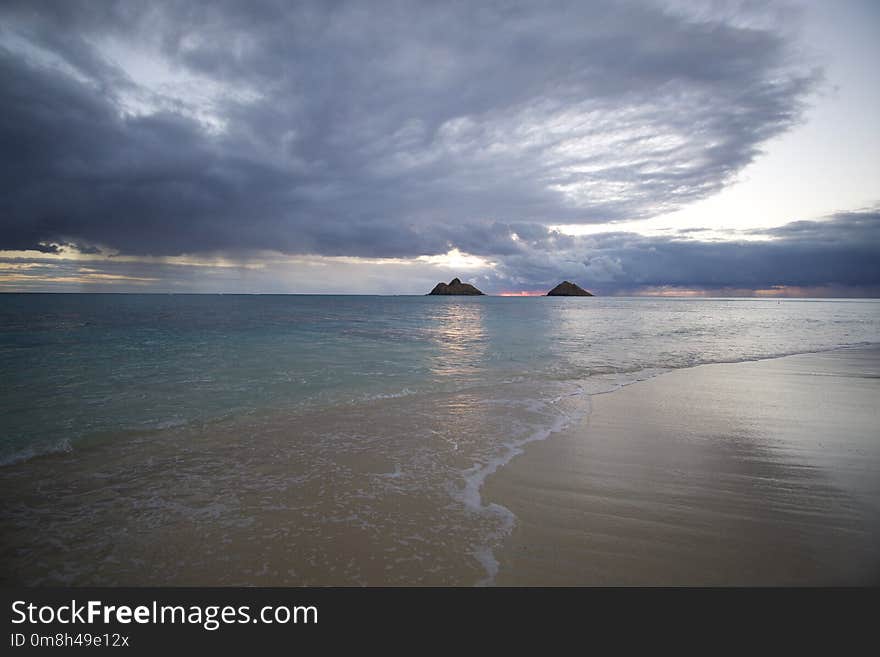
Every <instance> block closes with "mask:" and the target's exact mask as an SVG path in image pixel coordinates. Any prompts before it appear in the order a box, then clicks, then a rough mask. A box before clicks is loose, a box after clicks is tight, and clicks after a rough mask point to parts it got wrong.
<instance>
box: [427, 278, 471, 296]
mask: <svg viewBox="0 0 880 657" xmlns="http://www.w3.org/2000/svg"><path fill="white" fill-rule="evenodd" d="M431 294H465V295H471V296H473V295H481V294H483V293H482V292H480V291H479V290H478V289H477V288H475V287H474V286H473V285H471V284H470V283H462V282H461V281H460V280H459V279H457V278H453V279H452V280H451V281H449V285H447V284H446V283H443V282H442V281H441V282H440V283H437V285H435V286H434V289H433V290H431V291H430V292H429V293H428V295H429V296H430V295H431Z"/></svg>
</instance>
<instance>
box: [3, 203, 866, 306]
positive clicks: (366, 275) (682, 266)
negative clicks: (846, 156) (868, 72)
mask: <svg viewBox="0 0 880 657" xmlns="http://www.w3.org/2000/svg"><path fill="white" fill-rule="evenodd" d="M696 234H697V235H699V233H696ZM473 237H474V239H473V243H472V244H471V246H472V250H471V251H470V252H468V253H467V254H464V253H461V252H459V251H456V250H453V251H451V252H450V253H449V254H446V255H444V256H420V257H416V258H396V259H381V260H375V259H367V258H352V257H340V256H332V257H328V256H285V255H283V254H279V253H277V252H251V253H241V252H236V253H233V254H227V255H221V254H214V255H213V256H208V255H203V256H200V257H195V256H187V257H162V258H155V257H143V256H113V257H107V256H106V255H101V254H80V253H77V252H76V251H74V250H71V249H70V248H69V247H61V248H60V249H59V251H60V252H59V253H56V254H51V253H50V254H39V253H34V252H31V253H28V254H19V255H15V254H14V252H12V253H10V252H6V253H5V254H0V290H8V291H13V290H19V291H27V290H44V291H45V290H54V291H71V290H98V289H105V290H110V289H113V290H124V291H149V292H174V291H179V292H279V293H286V292H300V293H303V292H306V293H366V294H389V293H394V294H423V293H425V292H427V291H428V290H430V289H431V288H432V287H433V286H434V285H435V284H436V283H437V281H439V280H449V279H451V278H452V277H453V276H460V277H461V278H462V279H463V280H468V281H470V282H473V283H475V284H476V285H478V286H479V287H480V288H481V289H483V290H484V291H486V292H489V293H493V294H494V293H501V292H510V291H532V292H546V291H547V290H548V289H550V288H551V287H553V286H554V285H556V284H557V283H558V282H559V281H561V280H564V279H568V280H572V281H575V282H577V283H579V284H581V285H582V286H584V287H586V288H588V289H590V290H592V291H593V292H596V293H598V294H603V295H609V294H612V295H613V294H676V295H680V294H688V295H695V294H713V295H721V296H742V295H761V296H880V210H876V209H875V210H863V211H859V212H846V213H840V214H838V215H834V216H831V217H827V218H826V219H824V220H821V221H798V222H793V223H790V224H787V225H785V226H781V227H778V228H772V229H768V230H765V231H762V232H760V233H756V232H755V231H749V232H748V233H745V234H744V235H742V238H743V239H738V240H732V241H707V240H705V239H699V238H689V237H682V236H680V235H673V236H645V235H638V234H635V233H624V232H608V233H597V234H593V235H585V236H572V235H564V234H562V233H559V232H557V231H554V230H551V229H548V228H547V227H545V226H542V225H540V224H524V223H520V224H501V223H495V224H492V225H491V226H490V227H488V228H487V229H486V230H483V231H481V232H480V233H478V234H477V235H475V236H473ZM746 238H747V239H746Z"/></svg>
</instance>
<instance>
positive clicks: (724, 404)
mask: <svg viewBox="0 0 880 657" xmlns="http://www.w3.org/2000/svg"><path fill="white" fill-rule="evenodd" d="M878 377H880V347H878V346H877V345H870V346H855V347H841V348H836V349H833V350H828V351H821V352H809V353H800V354H794V355H786V356H779V357H772V358H761V359H755V360H743V361H737V362H733V363H711V364H702V365H697V366H694V367H689V368H682V369H676V370H671V371H668V372H665V373H663V374H661V375H658V376H654V377H651V378H649V379H645V380H641V381H637V382H634V383H632V384H628V385H625V386H622V387H620V388H617V389H615V390H613V391H610V392H608V393H597V394H593V395H589V396H588V401H589V403H590V404H591V405H592V410H591V411H590V412H589V413H588V414H587V416H586V417H585V418H584V419H583V420H581V421H580V422H575V423H574V424H572V425H570V426H568V427H566V428H564V429H562V430H561V431H559V432H558V433H554V434H552V435H551V436H549V437H548V438H547V439H544V440H538V441H533V442H530V443H528V444H525V445H523V446H521V447H520V453H519V454H517V455H515V456H513V457H512V458H511V460H510V461H509V462H508V463H507V464H506V465H505V466H504V467H503V468H500V469H498V470H497V471H496V472H494V473H492V474H490V475H489V476H487V478H486V481H485V483H484V486H483V488H482V489H481V493H482V499H483V503H484V505H485V506H491V505H493V504H495V505H498V506H502V507H504V508H506V509H508V510H509V511H510V512H511V513H512V514H513V516H514V517H515V518H516V522H515V526H514V528H513V530H512V532H511V533H510V534H509V535H508V536H507V537H506V538H505V539H504V540H503V541H502V544H501V545H500V546H496V549H495V556H496V558H497V560H498V562H499V571H498V576H497V578H496V579H495V583H496V584H498V585H570V584H587V585H589V584H612V585H613V584H624V585H626V584H648V585H654V584H659V585H664V584H672V585H676V584H697V585H699V584H720V585H726V584H733V585H737V584H758V585H760V584H777V583H778V584H795V585H797V584H808V585H809V584H816V583H827V584H859V583H878V582H880V557H876V556H874V555H875V554H880V550H878V546H880V483H877V484H874V483H872V482H874V481H876V482H880V447H878V445H877V444H876V443H877V442H878V441H876V440H874V441H872V440H871V439H870V438H871V436H872V433H871V432H872V428H873V432H874V433H875V432H876V426H880V416H878V412H877V411H876V410H875V409H874V408H873V407H872V401H873V400H874V399H876V398H877V393H880V378H878ZM687 395H690V396H691V398H692V401H690V402H687V401H682V397H683V396H687ZM829 397H830V398H834V399H835V400H838V401H839V402H840V403H839V404H837V405H832V406H828V405H827V404H823V401H822V400H823V398H825V399H826V400H827V398H829ZM847 399H848V400H849V402H847V401H846V400H847ZM768 400H769V401H768ZM816 404H819V405H820V406H823V407H824V408H823V412H824V413H825V415H826V417H824V419H823V418H820V416H819V415H817V413H816V409H815V408H812V409H811V405H812V406H815V405H816ZM634 411H635V412H634ZM820 415H821V414H820ZM797 416H801V421H800V423H799V422H798V419H797ZM805 416H806V417H807V418H810V417H812V420H813V421H814V422H813V423H812V424H811V421H810V419H804V417H805ZM744 423H745V424H746V425H748V427H747V430H744V429H743V427H742V426H741V425H743V424H744ZM786 423H788V424H787V425H786ZM832 426H834V427H837V429H833V430H829V427H832ZM823 432H825V433H823ZM835 432H836V433H838V434H840V435H839V436H837V437H836V438H835V437H834V436H832V435H831V434H833V433H835ZM826 434H827V435H826ZM744 438H746V439H751V441H752V444H749V442H748V440H746V441H745V442H744ZM823 439H824V441H825V442H824V443H823V442H822V440H823ZM817 443H818V445H819V446H818V447H817ZM853 450H856V452H858V453H857V454H856V455H855V457H854V456H853ZM743 464H746V466H748V467H743ZM856 464H860V466H859V465H856ZM858 467H862V468H863V469H864V470H865V471H864V472H863V473H862V475H861V476H860V477H856V479H857V480H858V481H852V480H851V479H852V477H851V476H850V475H852V474H853V473H852V470H853V469H854V468H855V469H858ZM750 468H751V469H752V470H755V472H750V471H749V470H750ZM621 482H623V483H621ZM756 487H758V488H757V490H759V492H760V494H759V493H757V492H756ZM722 491H723V494H722ZM762 496H764V497H762ZM725 497H726V498H729V499H727V500H725V499H724V498H725ZM798 518H800V520H802V522H801V521H800V520H798ZM804 518H806V520H804ZM792 522H794V525H792ZM798 522H800V524H798ZM774 523H776V524H779V526H780V527H781V529H780V528H779V527H776V526H775V524H774ZM780 523H781V524H780ZM786 523H787V524H786ZM736 531H739V532H740V533H741V536H740V537H737V534H736ZM831 531H837V532H842V533H844V534H846V535H847V536H849V537H850V538H849V539H848V540H843V541H841V540H837V539H834V540H832V539H831V538H828V537H827V536H826V535H825V534H827V533H828V532H831ZM731 532H733V534H731ZM742 532H745V533H744V534H742ZM749 532H751V533H749ZM724 536H726V537H727V539H728V540H727V542H726V543H725V541H724V540H722V539H721V537H724ZM731 536H733V538H731ZM767 550H770V552H774V551H775V552H777V553H778V552H780V551H781V552H785V554H786V555H787V556H786V557H785V558H775V557H774V558H767ZM676 551H677V553H678V556H676ZM762 551H763V552H762ZM840 551H842V552H843V553H844V554H846V556H845V557H842V558H840V559H837V558H835V556H834V554H835V552H840ZM652 552H656V554H652ZM737 552H739V553H740V557H739V558H736V553H737ZM658 555H659V556H658ZM682 555H684V556H682ZM747 557H748V558H747ZM689 560H690V561H691V562H692V563H691V565H690V566H688V564H687V563H686V562H687V561H689ZM846 560H849V561H853V562H855V563H854V564H850V565H851V566H852V567H849V566H847V565H846V564H843V563H841V561H846ZM750 562H751V563H750ZM762 564H763V565H762ZM765 571H766V572H765Z"/></svg>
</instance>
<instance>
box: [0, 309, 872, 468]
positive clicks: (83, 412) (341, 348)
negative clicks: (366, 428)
mask: <svg viewBox="0 0 880 657" xmlns="http://www.w3.org/2000/svg"><path fill="white" fill-rule="evenodd" d="M876 342H880V302H878V301H874V300H869V301H861V300H859V301H849V300H785V301H783V302H781V303H779V302H777V301H776V300H750V299H646V298H639V299H635V298H592V299H579V298H502V297H482V298H465V297H458V298H456V297H453V298H436V297H367V296H231V295H226V296H224V295H90V294H78V295H66V294H54V295H41V294H29V295H19V294H7V295H0V381H2V388H3V395H2V400H0V463H10V462H15V461H18V460H21V459H25V458H29V457H32V456H35V455H38V454H42V453H48V452H54V451H59V450H69V449H76V446H77V444H78V443H88V442H89V441H94V440H111V441H112V440H114V439H116V438H121V437H124V436H125V435H127V434H128V433H130V432H142V431H156V430H159V431H161V430H163V429H168V428H174V427H179V426H185V425H187V424H190V423H193V422H205V421H211V420H217V419H223V418H229V417H232V416H246V415H247V414H251V413H254V412H262V411H270V410H278V409H283V410H285V411H289V412H293V411H296V410H298V409H300V410H306V409H332V408H334V407H337V406H339V405H344V404H350V403H353V402H369V401H370V400H371V399H382V398H392V397H406V396H416V395H420V394H430V393H442V392H456V391H461V390H464V389H478V388H480V387H486V388H488V389H490V390H493V391H497V389H498V386H499V385H503V384H504V383H517V384H520V385H522V384H524V383H525V384H533V385H534V386H535V388H536V392H535V396H536V398H539V397H540V396H541V395H540V393H539V392H538V389H539V388H541V387H542V386H543V385H544V384H546V383H548V382H553V383H556V384H558V383H560V382H568V383H574V384H577V385H578V386H579V389H583V390H586V391H587V392H596V391H601V390H604V389H606V388H608V387H609V386H612V387H613V386H616V385H621V384H624V383H627V382H629V381H631V380H635V379H636V378H644V377H645V376H649V375H651V374H655V373H658V372H661V371H665V370H667V369H671V368H681V367H688V366H692V365H697V364H701V363H710V362H730V361H738V360H747V359H755V358H764V357H769V356H776V355H782V354H790V353H799V352H808V351H820V350H825V349H830V348H834V347H838V346H842V345H856V344H867V343H876Z"/></svg>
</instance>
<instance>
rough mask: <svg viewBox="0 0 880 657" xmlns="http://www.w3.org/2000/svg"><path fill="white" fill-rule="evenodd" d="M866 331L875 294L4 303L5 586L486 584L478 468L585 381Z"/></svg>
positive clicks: (493, 525) (503, 532)
mask: <svg viewBox="0 0 880 657" xmlns="http://www.w3.org/2000/svg"><path fill="white" fill-rule="evenodd" d="M875 343H880V302H878V301H849V300H833V301H819V300H784V301H782V302H777V301H776V300H751V299H646V298H640V299H628V298H559V297H557V298H500V297H445V298H444V297H365V296H217V295H167V296H166V295H86V294H83V295H15V294H12V295H0V382H2V392H3V394H2V397H0V460H2V463H3V466H2V467H0V497H2V498H3V499H4V511H3V513H0V536H2V537H3V538H2V540H0V557H2V559H0V561H2V562H3V563H4V567H3V568H2V569H0V582H7V583H9V582H14V583H28V584H33V585H44V584H55V585H69V584H95V585H119V584H121V585H125V584H128V585H131V584H179V585H185V584H193V585H199V584H213V585H219V584H239V585H240V584H263V585H299V584H345V585H350V584H366V585H369V584H383V585H389V584H462V583H465V584H473V583H491V582H492V581H493V579H494V577H495V574H496V572H497V569H498V563H497V561H496V558H495V552H496V550H497V547H498V545H499V544H500V542H501V541H502V540H503V539H504V537H505V536H507V535H508V534H509V532H510V531H511V529H512V527H513V526H514V524H515V522H516V518H515V517H514V516H513V514H512V513H511V512H510V511H509V510H508V509H506V508H504V507H502V506H499V505H497V504H490V503H486V502H484V500H483V499H482V496H481V489H482V486H483V483H484V481H485V480H486V478H487V477H488V476H489V475H491V474H492V473H493V472H495V471H496V470H497V469H498V468H501V467H503V466H504V465H505V464H506V463H507V462H509V461H510V459H512V458H513V457H514V456H516V455H517V454H518V453H520V452H521V450H522V448H523V446H524V445H525V444H527V443H529V442H530V441H535V440H541V439H544V438H546V437H548V436H550V435H551V434H552V433H554V432H556V431H560V430H562V429H564V428H566V427H568V426H571V425H572V424H573V423H576V422H578V421H579V420H580V419H581V418H583V417H585V416H586V415H587V414H588V413H589V412H590V408H591V397H592V395H593V394H595V393H602V392H607V391H610V390H614V389H615V388H617V387H620V386H623V385H627V384H629V383H632V382H634V381H637V380H640V379H645V378H649V377H652V376H655V375H658V374H661V373H663V372H666V371H668V370H670V369H674V368H683V367H689V366H693V365H698V364H702V363H713V362H735V361H741V360H750V359H758V358H766V357H772V356H780V355H785V354H793V353H801V352H811V351H822V350H829V349H834V348H837V347H841V346H850V345H866V344H875ZM633 412H638V409H633Z"/></svg>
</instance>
